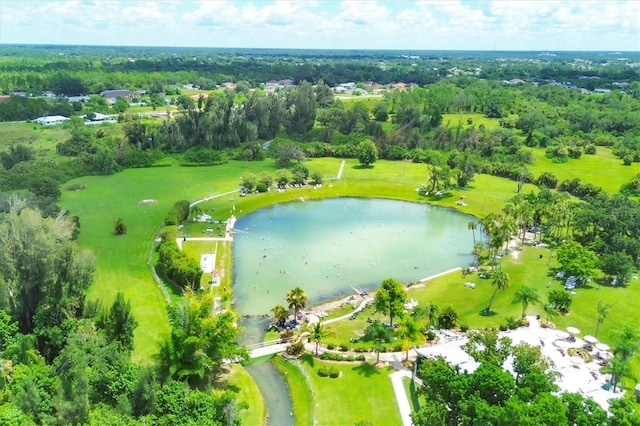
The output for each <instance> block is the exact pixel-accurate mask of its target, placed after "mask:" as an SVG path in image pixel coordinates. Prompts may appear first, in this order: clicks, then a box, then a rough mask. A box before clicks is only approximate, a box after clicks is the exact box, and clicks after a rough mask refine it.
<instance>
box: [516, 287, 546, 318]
mask: <svg viewBox="0 0 640 426" xmlns="http://www.w3.org/2000/svg"><path fill="white" fill-rule="evenodd" d="M513 303H522V318H524V317H526V316H527V307H528V306H529V305H530V304H534V305H537V304H538V303H540V296H538V291H537V290H536V289H535V288H533V287H529V286H526V285H523V286H522V287H520V290H518V291H516V293H515V297H514V298H513Z"/></svg>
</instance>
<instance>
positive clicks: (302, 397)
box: [271, 356, 314, 426]
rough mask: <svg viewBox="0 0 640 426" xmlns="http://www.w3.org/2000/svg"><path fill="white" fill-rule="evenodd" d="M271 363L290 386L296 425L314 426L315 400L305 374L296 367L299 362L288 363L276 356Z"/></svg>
mask: <svg viewBox="0 0 640 426" xmlns="http://www.w3.org/2000/svg"><path fill="white" fill-rule="evenodd" d="M271 362H272V363H273V365H274V366H275V367H276V369H277V370H278V371H279V372H280V374H281V375H282V377H284V379H285V380H286V382H287V386H289V394H290V395H291V399H292V401H291V402H292V405H293V418H294V419H295V424H296V425H302V426H313V424H314V423H313V417H314V399H313V395H312V394H311V389H309V384H308V382H307V379H306V378H305V376H304V375H305V372H304V371H303V370H302V369H301V368H300V367H298V366H297V365H296V363H297V362H298V361H287V360H286V359H284V358H283V357H281V356H274V357H273V358H271Z"/></svg>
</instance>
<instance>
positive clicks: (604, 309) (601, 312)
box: [593, 300, 611, 337]
mask: <svg viewBox="0 0 640 426" xmlns="http://www.w3.org/2000/svg"><path fill="white" fill-rule="evenodd" d="M610 310H611V305H610V304H608V303H604V302H603V301H602V300H598V307H597V311H598V319H597V320H596V331H595V333H593V336H594V337H598V331H600V324H602V323H603V322H604V319H605V318H606V317H607V315H609V311H610Z"/></svg>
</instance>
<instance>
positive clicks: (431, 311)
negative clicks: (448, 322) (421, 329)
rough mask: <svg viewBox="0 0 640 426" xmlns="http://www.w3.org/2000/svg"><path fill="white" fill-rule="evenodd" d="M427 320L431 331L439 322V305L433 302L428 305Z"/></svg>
mask: <svg viewBox="0 0 640 426" xmlns="http://www.w3.org/2000/svg"><path fill="white" fill-rule="evenodd" d="M427 318H429V330H431V329H432V328H433V327H434V326H435V325H436V324H437V320H438V305H436V304H435V303H434V302H433V301H431V302H429V304H428V305H427Z"/></svg>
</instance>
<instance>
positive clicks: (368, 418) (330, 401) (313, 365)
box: [300, 354, 402, 425]
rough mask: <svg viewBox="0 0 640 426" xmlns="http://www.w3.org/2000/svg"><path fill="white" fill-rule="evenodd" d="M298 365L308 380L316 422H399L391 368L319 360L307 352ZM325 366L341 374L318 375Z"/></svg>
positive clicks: (400, 422)
mask: <svg viewBox="0 0 640 426" xmlns="http://www.w3.org/2000/svg"><path fill="white" fill-rule="evenodd" d="M300 365H301V368H304V370H305V372H306V375H307V377H308V378H309V381H310V382H311V386H312V393H313V396H314V403H315V405H316V406H315V414H316V421H317V424H319V425H353V424H359V423H360V422H361V424H375V425H399V424H402V420H401V418H400V412H399V410H398V403H397V401H396V397H395V394H394V392H393V386H392V384H391V379H390V378H389V374H390V373H392V372H393V371H394V370H393V368H392V367H383V368H377V367H374V366H373V365H371V364H369V363H366V362H365V363H360V364H354V363H339V362H327V361H320V360H318V359H315V358H313V357H312V356H311V355H308V354H307V355H304V356H303V357H302V358H301V359H300ZM324 365H332V366H335V367H336V368H337V369H338V370H340V371H342V375H341V377H338V378H330V377H320V376H319V375H318V370H319V369H320V367H322V366H324ZM303 424H304V423H303Z"/></svg>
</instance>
